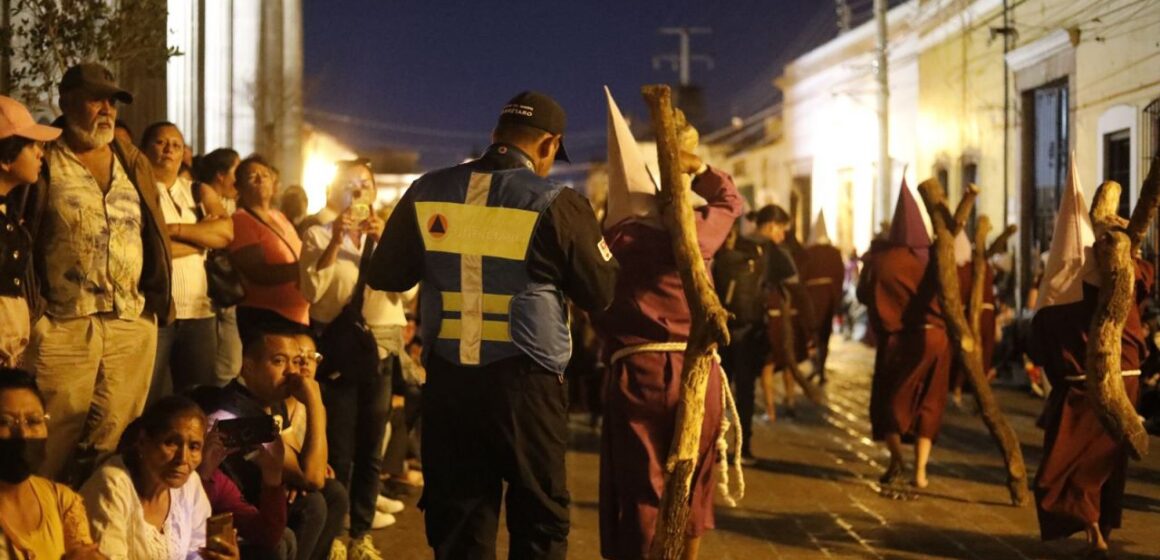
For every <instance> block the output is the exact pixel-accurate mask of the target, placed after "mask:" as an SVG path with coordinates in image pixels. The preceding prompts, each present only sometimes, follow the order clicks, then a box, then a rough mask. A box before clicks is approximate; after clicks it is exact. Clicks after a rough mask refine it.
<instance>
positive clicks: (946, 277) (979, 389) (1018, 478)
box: [918, 179, 1031, 506]
mask: <svg viewBox="0 0 1160 560" xmlns="http://www.w3.org/2000/svg"><path fill="white" fill-rule="evenodd" d="M918 192H919V194H920V195H922V201H923V203H924V204H925V205H926V209H927V212H928V213H929V214H930V221H931V225H933V226H934V247H933V249H934V254H933V257H934V263H935V266H937V272H938V274H937V276H938V300H939V305H940V306H942V313H943V318H944V319H946V326H947V335H949V336H950V339H951V342H952V343H953V346H954V350H953V354H954V358H955V360H956V361H957V362H958V363H959V367H962V368H963V369H964V370H966V372H967V374H968V376H969V378H970V380H971V385H973V386H974V388H975V400H976V402H977V403H978V404H979V410H980V411H981V414H982V416H983V423H984V424H986V426H987V429H988V430H989V431H990V432H991V437H993V438H994V439H995V443H996V444H997V445H998V446H999V450H1000V451H1001V452H1002V453H1003V462H1004V463H1005V464H1006V466H1007V491H1008V492H1009V494H1010V496H1011V503H1012V504H1014V505H1016V506H1023V505H1026V504H1028V503H1030V502H1031V495H1030V493H1029V492H1028V490H1027V467H1026V466H1024V464H1023V451H1022V449H1021V448H1020V447H1019V437H1018V436H1017V435H1016V434H1015V430H1014V429H1012V428H1011V425H1010V424H1008V423H1007V419H1006V417H1004V416H1003V411H1002V409H1000V408H999V403H998V401H996V400H995V395H994V394H993V393H992V392H991V385H990V384H989V383H988V382H987V373H986V371H985V370H984V369H983V347H982V345H981V344H979V342H978V341H979V340H980V338H979V336H978V331H975V330H972V329H971V325H969V324H968V323H967V318H966V316H965V314H964V311H963V302H962V298H961V296H960V294H961V292H960V291H959V275H958V271H957V270H956V268H955V248H954V245H955V241H954V240H955V235H956V234H957V233H958V231H957V230H955V229H952V228H954V227H955V224H956V222H955V221H954V217H953V216H952V215H951V213H950V210H949V209H948V208H947V204H946V202H947V201H946V194H945V192H944V191H943V187H942V185H940V184H939V182H938V181H936V180H934V179H930V180H927V181H924V182H923V183H922V184H921V185H919V186H918ZM961 212H962V206H961V205H960V206H959V212H956V214H958V213H961ZM982 226H986V227H987V228H988V229H989V228H990V225H989V224H987V223H984V224H982ZM980 229H983V228H982V227H980ZM981 248H982V244H976V246H975V254H974V267H975V268H974V271H973V272H974V275H973V277H974V278H975V279H976V280H975V287H974V289H972V300H973V299H974V296H975V292H978V297H979V303H980V305H978V306H976V308H979V307H981V303H982V292H981V289H982V288H981V284H982V281H981V279H979V276H980V272H981V267H982V265H983V262H982V260H981V258H982V256H983V253H982V249H981ZM972 311H974V310H972ZM972 315H974V313H972ZM975 323H976V324H977V317H976V318H975Z"/></svg>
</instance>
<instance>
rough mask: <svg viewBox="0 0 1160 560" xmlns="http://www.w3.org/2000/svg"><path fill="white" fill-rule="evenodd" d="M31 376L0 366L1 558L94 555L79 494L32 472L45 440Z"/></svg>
mask: <svg viewBox="0 0 1160 560" xmlns="http://www.w3.org/2000/svg"><path fill="white" fill-rule="evenodd" d="M46 419H47V415H46V414H45V413H44V398H43V397H42V396H41V394H40V389H38V388H37V386H36V381H35V380H34V379H33V377H32V375H31V374H29V373H28V372H26V371H24V370H19V369H9V368H0V558H14V559H19V560H24V559H26V558H64V559H66V560H79V559H99V558H104V556H103V555H102V554H101V553H100V552H98V551H97V546H96V545H95V544H93V539H92V537H90V536H89V519H88V516H86V515H85V505H84V503H83V502H82V501H81V499H80V496H77V495H76V493H75V492H73V491H72V490H69V489H68V487H66V486H64V485H61V484H57V483H55V482H52V481H50V480H48V479H45V478H41V477H39V476H34V475H32V472H33V471H35V470H36V469H37V468H39V466H40V464H39V463H40V459H43V458H44V443H45V442H46V441H47V440H48V425H47V424H46V423H45V420H46Z"/></svg>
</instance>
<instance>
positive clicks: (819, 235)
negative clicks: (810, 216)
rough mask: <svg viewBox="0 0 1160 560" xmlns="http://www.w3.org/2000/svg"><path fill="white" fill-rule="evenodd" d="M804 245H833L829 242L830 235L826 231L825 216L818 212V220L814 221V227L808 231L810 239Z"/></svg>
mask: <svg viewBox="0 0 1160 560" xmlns="http://www.w3.org/2000/svg"><path fill="white" fill-rule="evenodd" d="M806 245H833V243H832V242H831V241H830V234H829V233H828V232H827V231H826V215H825V214H824V213H822V211H821V210H818V219H817V220H815V221H814V227H813V228H811V229H810V237H809V239H806Z"/></svg>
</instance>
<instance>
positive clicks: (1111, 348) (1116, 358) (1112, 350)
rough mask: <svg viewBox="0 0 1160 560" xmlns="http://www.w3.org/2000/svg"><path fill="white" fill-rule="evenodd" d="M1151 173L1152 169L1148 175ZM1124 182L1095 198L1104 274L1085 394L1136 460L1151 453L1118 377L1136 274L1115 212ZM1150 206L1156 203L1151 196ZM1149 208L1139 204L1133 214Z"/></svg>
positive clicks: (1104, 187) (1099, 264)
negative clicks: (1141, 207)
mask: <svg viewBox="0 0 1160 560" xmlns="http://www.w3.org/2000/svg"><path fill="white" fill-rule="evenodd" d="M1149 176H1151V173H1150V174H1149ZM1120 190H1121V188H1120V184H1119V183H1117V182H1115V181H1106V182H1104V184H1102V185H1100V188H1099V189H1097V190H1096V196H1095V198H1094V199H1093V200H1092V209H1091V217H1092V227H1093V228H1094V229H1095V234H1096V242H1095V246H1094V253H1095V259H1096V265H1097V267H1098V268H1099V273H1100V290H1099V300H1098V303H1097V305H1096V312H1095V314H1094V315H1092V322H1091V327H1090V331H1089V332H1088V343H1087V362H1086V363H1085V364H1084V370H1085V381H1084V387H1085V393H1086V394H1087V396H1088V398H1089V399H1090V400H1091V401H1092V404H1093V406H1094V408H1095V410H1096V414H1097V416H1098V417H1099V419H1100V423H1101V424H1103V426H1104V429H1106V430H1107V431H1108V433H1109V434H1110V435H1111V436H1112V438H1114V439H1116V440H1118V441H1122V442H1124V443H1126V444H1127V446H1128V453H1129V454H1131V456H1132V458H1134V459H1137V460H1138V459H1141V458H1143V457H1144V456H1145V455H1147V454H1148V432H1147V431H1145V429H1144V424H1143V422H1141V421H1140V415H1139V414H1137V413H1136V407H1134V406H1132V401H1131V400H1130V399H1129V398H1128V393H1127V390H1126V389H1125V388H1124V378H1123V377H1122V376H1121V375H1120V372H1121V367H1122V365H1123V364H1121V363H1120V351H1121V348H1122V345H1123V336H1124V323H1125V322H1126V321H1127V320H1128V313H1129V311H1130V310H1131V306H1133V305H1135V298H1134V297H1133V294H1134V291H1135V286H1136V278H1135V275H1136V274H1135V264H1134V263H1133V261H1132V239H1131V235H1130V234H1129V232H1128V231H1125V229H1124V227H1123V226H1124V219H1123V218H1121V217H1120V216H1118V215H1117V214H1116V207H1117V206H1118V205H1119V201H1120ZM1150 203H1151V204H1153V205H1154V204H1155V203H1156V199H1153V200H1152V201H1151V202H1150ZM1142 213H1144V214H1150V213H1151V212H1147V211H1141V209H1140V206H1137V207H1136V211H1135V212H1133V214H1132V217H1133V218H1135V217H1136V216H1137V215H1140V214H1142Z"/></svg>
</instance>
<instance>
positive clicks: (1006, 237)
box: [987, 224, 1019, 259]
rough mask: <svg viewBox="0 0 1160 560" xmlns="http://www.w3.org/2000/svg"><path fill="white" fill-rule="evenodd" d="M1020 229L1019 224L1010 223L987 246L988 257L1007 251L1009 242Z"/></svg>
mask: <svg viewBox="0 0 1160 560" xmlns="http://www.w3.org/2000/svg"><path fill="white" fill-rule="evenodd" d="M1017 231H1019V226H1017V225H1015V224H1008V225H1007V227H1006V228H1004V229H1003V231H1002V232H1001V233H1000V234H999V237H996V238H995V240H994V241H992V242H991V246H990V247H987V258H988V259H989V258H991V257H993V256H995V255H998V254H999V253H1003V252H1006V251H1007V242H1008V241H1010V240H1011V236H1012V235H1015V232H1017Z"/></svg>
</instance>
